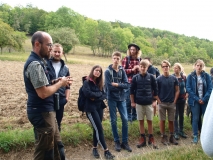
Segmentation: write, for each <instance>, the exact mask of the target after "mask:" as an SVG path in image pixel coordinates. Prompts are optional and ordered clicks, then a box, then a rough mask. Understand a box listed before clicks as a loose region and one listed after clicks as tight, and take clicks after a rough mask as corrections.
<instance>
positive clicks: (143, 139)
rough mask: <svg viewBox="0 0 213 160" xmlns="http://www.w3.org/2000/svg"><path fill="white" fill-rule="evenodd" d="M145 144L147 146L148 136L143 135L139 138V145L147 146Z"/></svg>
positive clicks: (139, 146)
mask: <svg viewBox="0 0 213 160" xmlns="http://www.w3.org/2000/svg"><path fill="white" fill-rule="evenodd" d="M145 146H146V137H145V136H141V137H140V138H139V144H137V147H138V148H141V147H145Z"/></svg>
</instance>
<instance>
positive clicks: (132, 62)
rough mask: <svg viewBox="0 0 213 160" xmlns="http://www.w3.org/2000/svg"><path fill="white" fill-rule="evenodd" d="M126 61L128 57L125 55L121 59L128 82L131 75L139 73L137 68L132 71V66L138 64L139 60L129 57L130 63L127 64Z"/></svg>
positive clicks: (130, 79)
mask: <svg viewBox="0 0 213 160" xmlns="http://www.w3.org/2000/svg"><path fill="white" fill-rule="evenodd" d="M127 62H128V57H125V58H124V59H123V60H122V67H123V68H124V70H125V72H126V74H127V78H128V82H129V83H131V81H132V77H133V76H134V75H136V74H138V73H139V70H138V69H137V70H135V71H132V69H133V68H134V66H136V65H139V64H140V61H139V59H131V58H130V63H129V65H128V66H127Z"/></svg>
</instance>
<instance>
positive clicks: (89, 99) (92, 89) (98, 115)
mask: <svg viewBox="0 0 213 160" xmlns="http://www.w3.org/2000/svg"><path fill="white" fill-rule="evenodd" d="M82 90H83V93H84V95H85V96H86V101H85V112H86V115H87V118H88V119H89V121H90V123H91V124H92V127H93V152H92V153H93V156H94V157H95V158H99V157H100V155H99V153H98V150H97V145H98V143H99V144H100V145H101V147H102V148H103V149H104V156H105V158H106V159H113V158H114V156H113V155H112V154H111V153H110V152H109V150H108V148H107V145H106V142H105V139H104V133H103V127H102V119H103V111H104V108H105V107H106V106H105V104H104V102H103V100H104V99H105V98H106V94H105V93H104V91H103V71H102V68H101V67H100V66H98V65H96V66H94V67H93V68H92V70H91V72H90V74H89V76H88V77H87V79H86V80H85V81H84V84H83V89H82Z"/></svg>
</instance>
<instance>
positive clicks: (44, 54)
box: [39, 47, 50, 59]
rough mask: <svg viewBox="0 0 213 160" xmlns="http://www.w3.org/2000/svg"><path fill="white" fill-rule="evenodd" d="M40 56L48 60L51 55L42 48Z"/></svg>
mask: <svg viewBox="0 0 213 160" xmlns="http://www.w3.org/2000/svg"><path fill="white" fill-rule="evenodd" d="M39 54H40V56H41V57H42V58H46V59H49V58H50V53H49V52H48V51H45V50H44V48H43V47H41V49H40V51H39Z"/></svg>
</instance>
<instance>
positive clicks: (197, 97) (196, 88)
mask: <svg viewBox="0 0 213 160" xmlns="http://www.w3.org/2000/svg"><path fill="white" fill-rule="evenodd" d="M204 68H205V64H204V62H203V61H202V60H200V59H198V60H197V61H196V62H195V64H194V71H193V72H192V73H191V74H189V75H188V77H187V80H186V91H187V92H188V94H189V97H188V104H189V106H190V107H191V111H192V115H193V116H192V130H193V137H194V138H193V141H192V142H193V143H195V144H196V143H197V142H198V121H199V116H200V114H201V115H202V116H203V115H204V113H205V110H206V106H207V103H208V101H209V97H210V94H211V91H212V83H211V77H210V75H209V74H208V73H206V72H205V71H204Z"/></svg>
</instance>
